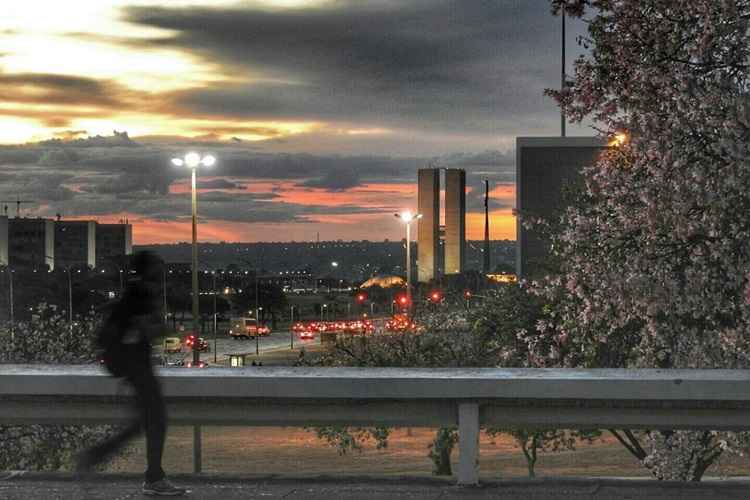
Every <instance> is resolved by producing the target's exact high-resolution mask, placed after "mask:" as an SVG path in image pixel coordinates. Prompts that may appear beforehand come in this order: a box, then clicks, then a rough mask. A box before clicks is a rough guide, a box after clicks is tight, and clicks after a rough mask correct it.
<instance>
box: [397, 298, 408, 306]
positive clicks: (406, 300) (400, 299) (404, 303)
mask: <svg viewBox="0 0 750 500" xmlns="http://www.w3.org/2000/svg"><path fill="white" fill-rule="evenodd" d="M398 303H399V304H401V305H404V306H405V305H406V304H408V303H409V298H408V297H407V296H406V295H401V296H399V298H398Z"/></svg>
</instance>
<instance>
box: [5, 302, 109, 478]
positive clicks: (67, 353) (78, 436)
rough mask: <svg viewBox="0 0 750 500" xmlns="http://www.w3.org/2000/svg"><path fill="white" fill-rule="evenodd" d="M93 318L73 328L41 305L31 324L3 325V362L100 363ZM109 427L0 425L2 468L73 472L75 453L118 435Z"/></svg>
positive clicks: (65, 320)
mask: <svg viewBox="0 0 750 500" xmlns="http://www.w3.org/2000/svg"><path fill="white" fill-rule="evenodd" d="M98 324H99V319H98V318H97V317H96V316H94V315H87V316H85V317H79V318H77V321H75V322H74V323H73V324H72V325H71V324H70V323H69V322H68V321H67V319H66V318H65V317H64V316H62V315H61V314H59V313H57V312H56V311H55V310H53V309H52V308H49V307H47V306H46V305H45V304H41V305H40V306H39V307H38V308H36V309H35V314H34V315H33V316H32V318H31V320H30V321H28V322H19V323H16V324H15V326H14V329H13V335H12V336H11V334H10V325H7V324H6V325H3V326H2V327H0V363H66V364H86V363H93V362H95V360H96V356H95V351H96V339H95V334H94V332H95V329H96V327H97V326H98ZM115 430H116V428H115V427H114V426H110V425H96V426H92V425H0V442H1V443H3V446H2V447H0V470H14V469H15V470H59V469H63V468H69V467H70V466H71V464H72V459H73V457H74V456H75V454H76V453H77V452H78V451H80V450H82V449H83V448H85V447H87V446H89V445H91V444H92V443H95V442H99V441H101V440H103V439H105V438H106V437H107V436H109V435H110V434H111V433H113V432H115Z"/></svg>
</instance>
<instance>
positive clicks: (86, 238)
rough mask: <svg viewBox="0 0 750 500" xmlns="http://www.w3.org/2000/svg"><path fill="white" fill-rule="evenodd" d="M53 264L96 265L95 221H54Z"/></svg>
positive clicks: (70, 265)
mask: <svg viewBox="0 0 750 500" xmlns="http://www.w3.org/2000/svg"><path fill="white" fill-rule="evenodd" d="M55 266H57V267H83V266H86V267H91V268H94V267H96V222H95V221H92V220H90V221H83V220H76V221H56V222H55Z"/></svg>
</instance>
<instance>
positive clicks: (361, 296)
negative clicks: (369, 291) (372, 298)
mask: <svg viewBox="0 0 750 500" xmlns="http://www.w3.org/2000/svg"><path fill="white" fill-rule="evenodd" d="M365 300H367V295H366V294H364V293H358V294H357V302H359V303H360V304H361V303H363V302H364V301H365Z"/></svg>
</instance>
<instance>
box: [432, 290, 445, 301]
mask: <svg viewBox="0 0 750 500" xmlns="http://www.w3.org/2000/svg"><path fill="white" fill-rule="evenodd" d="M441 298H442V296H441V295H440V292H432V293H431V294H430V300H431V301H433V302H440V299H441Z"/></svg>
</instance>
